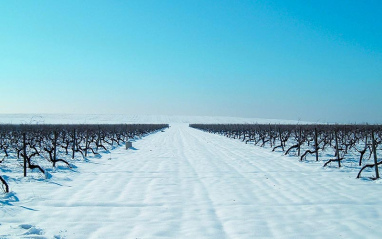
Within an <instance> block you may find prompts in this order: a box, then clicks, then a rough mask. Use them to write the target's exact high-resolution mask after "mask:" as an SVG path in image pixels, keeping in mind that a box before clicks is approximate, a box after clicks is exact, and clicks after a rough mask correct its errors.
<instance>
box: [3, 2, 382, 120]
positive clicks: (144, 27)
mask: <svg viewBox="0 0 382 239" xmlns="http://www.w3.org/2000/svg"><path fill="white" fill-rule="evenodd" d="M381 104H382V1H379V0H374V1H372V0H364V1H359V0H337V1H333V0H320V1H313V0H301V1H299V0H289V1H288V0H274V1H261V0H259V1H255V0H252V1H250V0H247V1H245V0H243V1H235V0H216V1H212V0H211V1H208V0H181V1H180V0H173V1H166V0H162V1H159V0H153V1H146V0H136V1H127V0H126V1H122V0H120V1H112V0H108V1H106V0H105V1H96V0H92V1H86V0H81V1H74V0H73V1H70V0H66V1H59V0H55V1H48V0H45V1H41V0H34V1H29V0H26V1H19V0H4V1H1V2H0V113H86V114H88V113H107V114H108V113H111V114H154V115H155V114H163V115H210V116H237V117H258V118H278V119H296V120H297V119H300V120H309V121H320V122H359V123H360V122H369V123H382V107H381Z"/></svg>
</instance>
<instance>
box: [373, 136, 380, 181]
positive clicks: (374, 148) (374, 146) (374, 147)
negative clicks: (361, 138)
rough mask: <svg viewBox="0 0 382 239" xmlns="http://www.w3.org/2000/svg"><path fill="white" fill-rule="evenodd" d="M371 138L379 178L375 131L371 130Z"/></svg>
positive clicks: (376, 175) (376, 176)
mask: <svg viewBox="0 0 382 239" xmlns="http://www.w3.org/2000/svg"><path fill="white" fill-rule="evenodd" d="M371 139H372V141H373V143H372V147H373V155H374V164H375V178H379V171H378V159H377V149H376V148H377V146H376V145H375V139H374V131H371Z"/></svg>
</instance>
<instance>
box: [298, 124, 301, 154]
mask: <svg viewBox="0 0 382 239" xmlns="http://www.w3.org/2000/svg"><path fill="white" fill-rule="evenodd" d="M300 152H301V127H300V129H299V133H298V153H297V156H299V157H300Z"/></svg>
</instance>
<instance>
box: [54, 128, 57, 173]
mask: <svg viewBox="0 0 382 239" xmlns="http://www.w3.org/2000/svg"><path fill="white" fill-rule="evenodd" d="M53 134H54V139H53V148H54V151H53V167H56V160H57V132H56V131H54V133H53Z"/></svg>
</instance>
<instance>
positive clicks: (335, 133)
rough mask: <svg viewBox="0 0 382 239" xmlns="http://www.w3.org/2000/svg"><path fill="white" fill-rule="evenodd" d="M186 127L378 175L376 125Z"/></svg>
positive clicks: (379, 133)
mask: <svg viewBox="0 0 382 239" xmlns="http://www.w3.org/2000/svg"><path fill="white" fill-rule="evenodd" d="M190 127H192V128H197V129H200V130H203V131H206V132H209V133H214V134H220V135H224V136H226V137H229V138H233V139H238V140H241V141H243V142H245V143H246V144H254V145H256V146H260V147H266V148H269V149H270V150H272V151H280V152H283V154H285V155H290V156H295V157H297V158H298V159H299V160H300V161H304V160H305V161H306V160H314V161H322V162H323V167H338V168H341V167H348V168H351V169H353V170H354V169H357V171H358V174H357V178H360V177H362V175H363V173H365V174H366V173H367V174H368V175H369V178H371V179H377V178H379V177H380V175H379V170H378V166H379V165H381V164H382V160H380V161H378V151H380V150H381V146H382V126H380V125H289V124H285V125H280V124H278V125H270V124H190ZM373 173H374V175H372V174H373Z"/></svg>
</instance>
